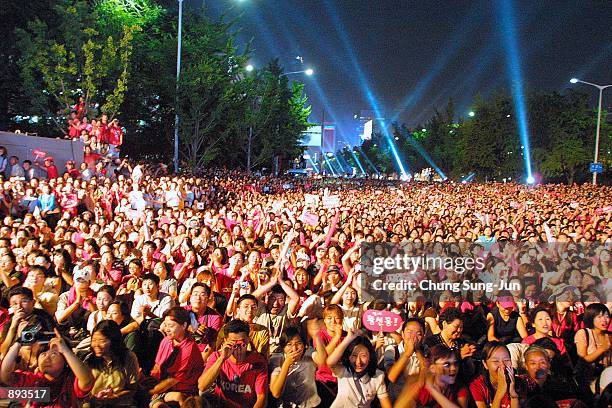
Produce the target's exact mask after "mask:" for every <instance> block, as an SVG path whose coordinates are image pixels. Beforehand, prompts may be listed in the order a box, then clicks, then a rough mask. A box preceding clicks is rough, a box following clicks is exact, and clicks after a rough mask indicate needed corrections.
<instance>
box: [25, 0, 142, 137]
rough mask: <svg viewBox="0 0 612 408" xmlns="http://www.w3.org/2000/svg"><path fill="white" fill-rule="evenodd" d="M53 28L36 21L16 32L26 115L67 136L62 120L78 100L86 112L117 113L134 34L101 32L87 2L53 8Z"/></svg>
mask: <svg viewBox="0 0 612 408" xmlns="http://www.w3.org/2000/svg"><path fill="white" fill-rule="evenodd" d="M55 15H56V18H57V25H56V26H49V25H48V24H47V23H46V22H45V21H42V20H40V19H34V20H32V21H30V22H28V23H27V24H26V26H25V27H24V28H18V29H17V36H18V38H19V40H18V47H19V49H20V50H21V56H20V58H19V60H18V62H17V63H18V66H19V67H20V72H21V79H22V81H23V94H24V99H25V101H27V102H29V103H27V104H25V106H24V107H23V108H24V111H26V112H31V113H33V114H39V115H41V116H43V117H44V118H45V119H46V120H49V121H52V122H53V123H55V125H56V126H57V129H58V130H59V131H61V132H65V124H64V123H65V121H64V118H65V116H66V115H67V114H68V113H69V112H70V108H71V106H72V105H74V104H75V101H76V99H77V98H78V97H79V96H83V97H84V98H85V106H86V109H88V108H90V107H92V106H96V105H98V106H101V108H102V111H103V112H105V113H108V114H109V116H110V117H112V116H114V115H116V114H118V113H119V109H120V106H121V105H122V103H123V99H124V96H125V92H126V90H127V86H128V78H129V71H128V70H129V65H130V57H131V54H132V47H133V41H132V40H133V37H134V32H135V31H137V30H139V27H138V26H123V27H122V29H121V31H120V32H114V33H112V32H111V33H104V32H102V31H100V29H99V27H98V24H97V21H98V15H97V13H96V12H95V10H92V8H91V6H90V4H89V3H88V2H85V1H75V2H70V1H63V2H60V3H59V4H58V5H56V6H55Z"/></svg>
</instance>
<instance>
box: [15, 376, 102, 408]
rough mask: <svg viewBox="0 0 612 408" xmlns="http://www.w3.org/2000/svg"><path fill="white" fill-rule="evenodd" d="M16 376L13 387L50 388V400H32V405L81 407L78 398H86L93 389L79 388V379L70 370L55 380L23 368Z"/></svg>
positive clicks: (54, 407) (56, 407)
mask: <svg viewBox="0 0 612 408" xmlns="http://www.w3.org/2000/svg"><path fill="white" fill-rule="evenodd" d="M15 377H16V381H15V382H14V383H13V384H11V387H37V388H38V387H40V388H50V391H51V393H50V395H51V399H50V402H32V404H31V405H30V406H31V407H53V408H77V407H79V404H78V401H77V398H84V397H85V396H86V395H87V394H88V393H89V391H91V388H90V389H87V390H82V389H81V388H79V383H78V380H77V379H76V377H75V376H74V374H72V372H70V371H69V370H67V371H65V373H64V374H63V375H62V376H61V377H60V378H58V379H57V380H55V381H49V380H47V379H46V378H45V376H44V374H43V373H40V372H36V373H31V372H28V371H22V370H17V371H16V372H15ZM92 387H93V384H92Z"/></svg>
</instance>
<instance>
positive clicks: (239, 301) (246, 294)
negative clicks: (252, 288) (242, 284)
mask: <svg viewBox="0 0 612 408" xmlns="http://www.w3.org/2000/svg"><path fill="white" fill-rule="evenodd" d="M245 300H252V301H253V302H255V303H257V298H256V297H255V296H253V295H251V294H250V293H245V294H244V295H242V296H240V297H239V298H238V302H236V305H240V304H241V303H242V302H243V301H245Z"/></svg>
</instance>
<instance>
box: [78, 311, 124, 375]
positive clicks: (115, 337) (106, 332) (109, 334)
mask: <svg viewBox="0 0 612 408" xmlns="http://www.w3.org/2000/svg"><path fill="white" fill-rule="evenodd" d="M98 332H99V333H102V335H103V336H104V337H106V338H107V339H108V340H109V341H110V354H111V366H112V367H114V368H124V367H125V363H126V357H127V355H128V353H127V351H128V350H127V347H126V346H125V343H124V342H123V335H122V334H121V329H120V328H119V325H118V324H117V323H115V322H114V321H113V320H102V321H100V322H99V323H98V324H97V325H96V327H95V328H94V329H93V332H92V333H91V336H92V338H93V335H94V334H96V333H98ZM85 363H86V364H87V365H88V366H89V367H91V368H95V369H98V370H103V369H104V367H105V365H106V363H105V361H104V357H97V356H96V355H95V354H94V353H93V352H92V353H91V354H90V355H89V356H87V358H86V359H85Z"/></svg>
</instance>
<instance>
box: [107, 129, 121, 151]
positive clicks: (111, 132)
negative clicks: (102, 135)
mask: <svg viewBox="0 0 612 408" xmlns="http://www.w3.org/2000/svg"><path fill="white" fill-rule="evenodd" d="M121 136H123V130H122V129H121V128H120V127H116V126H113V127H109V128H108V144H111V145H113V146H119V145H121Z"/></svg>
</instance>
